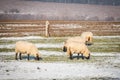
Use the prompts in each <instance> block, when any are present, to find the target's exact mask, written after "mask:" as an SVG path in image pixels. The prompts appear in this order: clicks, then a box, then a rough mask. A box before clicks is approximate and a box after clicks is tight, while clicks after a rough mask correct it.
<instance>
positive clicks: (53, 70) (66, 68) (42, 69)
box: [0, 61, 120, 80]
mask: <svg viewBox="0 0 120 80" xmlns="http://www.w3.org/2000/svg"><path fill="white" fill-rule="evenodd" d="M0 65H2V67H1V70H0V80H3V79H81V78H85V77H87V78H88V79H89V78H93V77H111V78H120V76H119V74H120V72H119V70H120V69H119V68H112V67H111V66H107V67H106V66H102V67H101V66H97V65H96V64H94V63H39V62H22V61H13V62H1V63H0ZM106 65H108V64H106ZM28 75H29V76H28Z"/></svg>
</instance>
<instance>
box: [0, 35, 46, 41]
mask: <svg viewBox="0 0 120 80" xmlns="http://www.w3.org/2000/svg"><path fill="white" fill-rule="evenodd" d="M26 39H45V37H41V36H25V37H2V38H0V40H26Z"/></svg>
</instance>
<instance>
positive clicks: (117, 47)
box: [0, 37, 120, 52]
mask: <svg viewBox="0 0 120 80" xmlns="http://www.w3.org/2000/svg"><path fill="white" fill-rule="evenodd" d="M65 40H66V37H49V38H44V39H28V41H30V42H32V43H35V44H37V43H42V44H49V43H51V44H57V43H58V44H59V43H63V42H64V41H65ZM16 41H17V40H0V45H4V44H15V43H16ZM93 42H94V44H93V45H92V46H88V48H89V50H90V51H91V52H120V38H94V39H93ZM38 49H39V50H46V51H59V52H61V51H62V47H61V48H52V47H51V48H38ZM11 51H14V49H13V48H12V49H11V48H0V52H11Z"/></svg>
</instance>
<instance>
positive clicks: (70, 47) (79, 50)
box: [67, 42, 90, 59]
mask: <svg viewBox="0 0 120 80" xmlns="http://www.w3.org/2000/svg"><path fill="white" fill-rule="evenodd" d="M74 53H76V54H78V59H79V54H81V55H82V59H84V57H85V58H86V59H89V58H90V51H89V50H88V48H87V46H86V45H85V44H84V43H78V42H71V43H68V44H67V55H68V56H69V57H70V59H72V54H74Z"/></svg>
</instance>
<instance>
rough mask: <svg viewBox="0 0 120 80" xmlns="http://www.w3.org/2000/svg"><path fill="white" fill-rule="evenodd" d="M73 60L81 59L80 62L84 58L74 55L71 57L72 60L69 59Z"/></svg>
mask: <svg viewBox="0 0 120 80" xmlns="http://www.w3.org/2000/svg"><path fill="white" fill-rule="evenodd" d="M70 59H71V58H70ZM73 59H77V60H79V59H82V60H83V59H84V58H83V56H82V55H79V56H78V55H74V56H72V59H71V60H73Z"/></svg>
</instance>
